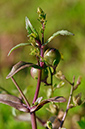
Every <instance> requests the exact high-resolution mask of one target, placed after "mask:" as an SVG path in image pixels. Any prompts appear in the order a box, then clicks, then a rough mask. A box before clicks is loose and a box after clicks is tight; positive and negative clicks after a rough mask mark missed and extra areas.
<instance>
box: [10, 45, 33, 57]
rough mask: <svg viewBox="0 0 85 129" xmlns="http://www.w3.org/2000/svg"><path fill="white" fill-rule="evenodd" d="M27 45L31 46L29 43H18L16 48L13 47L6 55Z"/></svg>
mask: <svg viewBox="0 0 85 129" xmlns="http://www.w3.org/2000/svg"><path fill="white" fill-rule="evenodd" d="M27 45H31V43H20V44H18V45H16V46H14V47H13V48H12V49H11V50H10V51H9V53H8V56H9V55H10V54H11V52H12V51H14V50H15V49H17V48H19V47H24V46H27Z"/></svg>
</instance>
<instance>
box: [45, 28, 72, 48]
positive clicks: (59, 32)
mask: <svg viewBox="0 0 85 129" xmlns="http://www.w3.org/2000/svg"><path fill="white" fill-rule="evenodd" d="M58 35H74V34H73V33H71V32H69V31H67V30H60V31H57V32H56V33H54V34H53V35H52V36H51V37H50V38H49V39H48V40H47V42H46V43H44V44H43V46H44V45H46V44H48V43H49V42H50V41H51V40H52V39H54V38H55V37H56V36H58Z"/></svg>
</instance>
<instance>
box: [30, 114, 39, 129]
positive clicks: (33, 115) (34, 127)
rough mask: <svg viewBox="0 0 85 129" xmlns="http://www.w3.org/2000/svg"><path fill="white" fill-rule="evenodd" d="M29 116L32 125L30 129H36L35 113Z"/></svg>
mask: <svg viewBox="0 0 85 129" xmlns="http://www.w3.org/2000/svg"><path fill="white" fill-rule="evenodd" d="M30 115H31V124H32V129H37V122H36V116H35V113H34V112H33V113H30Z"/></svg>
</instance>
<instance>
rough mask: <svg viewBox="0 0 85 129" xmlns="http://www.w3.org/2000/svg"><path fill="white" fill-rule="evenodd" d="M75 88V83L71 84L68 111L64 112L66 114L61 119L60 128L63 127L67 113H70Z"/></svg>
mask: <svg viewBox="0 0 85 129" xmlns="http://www.w3.org/2000/svg"><path fill="white" fill-rule="evenodd" d="M73 90H74V85H72V86H71V91H70V96H69V99H68V103H67V108H66V111H65V113H64V116H63V118H62V121H61V123H60V127H59V129H61V128H62V126H63V123H64V121H65V118H66V116H67V113H68V110H69V105H70V103H71V99H72V95H73Z"/></svg>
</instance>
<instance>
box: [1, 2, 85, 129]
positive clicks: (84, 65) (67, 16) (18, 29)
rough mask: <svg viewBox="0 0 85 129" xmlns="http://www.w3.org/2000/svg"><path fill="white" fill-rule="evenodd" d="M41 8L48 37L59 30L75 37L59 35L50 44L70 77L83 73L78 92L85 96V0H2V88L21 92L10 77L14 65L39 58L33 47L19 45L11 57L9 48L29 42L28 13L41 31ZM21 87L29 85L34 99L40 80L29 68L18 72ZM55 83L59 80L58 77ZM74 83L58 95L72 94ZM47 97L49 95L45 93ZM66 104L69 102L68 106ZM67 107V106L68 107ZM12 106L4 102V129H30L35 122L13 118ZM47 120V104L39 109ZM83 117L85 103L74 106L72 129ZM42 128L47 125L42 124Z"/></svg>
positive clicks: (69, 121) (69, 122) (70, 119)
mask: <svg viewBox="0 0 85 129" xmlns="http://www.w3.org/2000/svg"><path fill="white" fill-rule="evenodd" d="M37 7H41V8H42V9H43V10H44V11H45V12H46V14H47V20H48V22H47V26H46V30H45V40H46V39H48V37H50V36H51V35H52V34H53V33H54V32H56V31H58V30H62V29H65V30H69V31H70V32H72V33H74V34H75V36H58V37H57V38H55V39H54V40H53V41H52V42H51V43H49V45H48V46H49V47H55V48H57V49H59V50H60V52H61V53H63V55H64V60H63V61H61V63H60V64H59V67H58V70H61V71H62V72H63V73H64V74H65V75H66V77H67V78H68V79H69V80H72V77H73V75H75V77H76V80H77V78H78V76H79V75H81V76H82V83H81V85H80V86H79V88H78V89H77V90H76V92H75V93H74V95H76V94H77V93H80V92H81V93H82V99H84V98H85V1H84V0H50V1H49V0H42V1H40V0H31V1H30V0H8V1H7V0H0V87H3V88H5V89H7V90H8V91H10V92H12V93H13V94H15V95H16V94H18V92H17V90H16V88H15V87H14V85H13V83H12V82H11V80H10V79H9V80H6V76H7V74H8V73H9V71H10V69H11V67H12V66H13V65H14V64H15V63H17V62H18V61H20V60H23V61H28V62H35V57H33V56H31V55H29V53H30V49H31V48H30V47H24V48H19V49H17V50H15V51H14V52H12V54H11V55H10V56H9V57H7V54H8V52H9V50H10V49H11V48H12V47H13V46H15V45H16V44H18V43H22V42H27V40H28V39H27V32H26V29H25V17H26V16H27V17H28V18H29V19H30V21H31V22H32V24H33V26H35V27H36V29H38V30H39V27H40V24H39V22H38V21H37V13H36V11H37ZM15 78H16V79H17V81H18V82H19V84H20V86H21V88H22V89H23V90H24V89H25V88H28V94H27V96H28V98H29V97H30V102H31V100H32V98H33V94H34V92H35V85H34V84H36V81H35V80H33V79H32V78H31V76H30V69H25V70H23V71H21V72H19V73H18V74H17V75H15ZM54 80H55V82H57V81H58V80H57V79H56V78H54ZM45 91H46V87H44V86H42V87H41V90H40V96H43V94H45ZM69 91H70V86H68V85H67V86H64V87H63V88H62V89H59V90H56V92H55V95H64V96H65V97H68V95H69ZM45 97H46V95H45ZM65 106H66V105H65ZM64 108H65V107H64ZM11 109H12V108H11V107H9V106H6V105H3V104H0V129H17V128H19V129H23V128H24V129H27V128H31V124H28V123H27V122H21V121H17V120H15V119H14V118H13V115H11V114H12V110H11ZM38 115H41V117H42V118H43V119H46V118H48V116H49V115H50V113H49V112H48V111H47V110H46V107H44V108H43V109H41V110H40V111H39V112H38ZM81 116H85V106H84V104H83V105H82V106H78V107H76V108H74V109H71V110H70V111H69V113H68V117H67V119H66V122H65V126H66V127H67V128H69V129H80V128H79V126H78V124H77V123H76V122H75V121H77V120H79V118H80V117H81ZM38 129H43V127H41V126H40V124H39V126H38Z"/></svg>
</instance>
